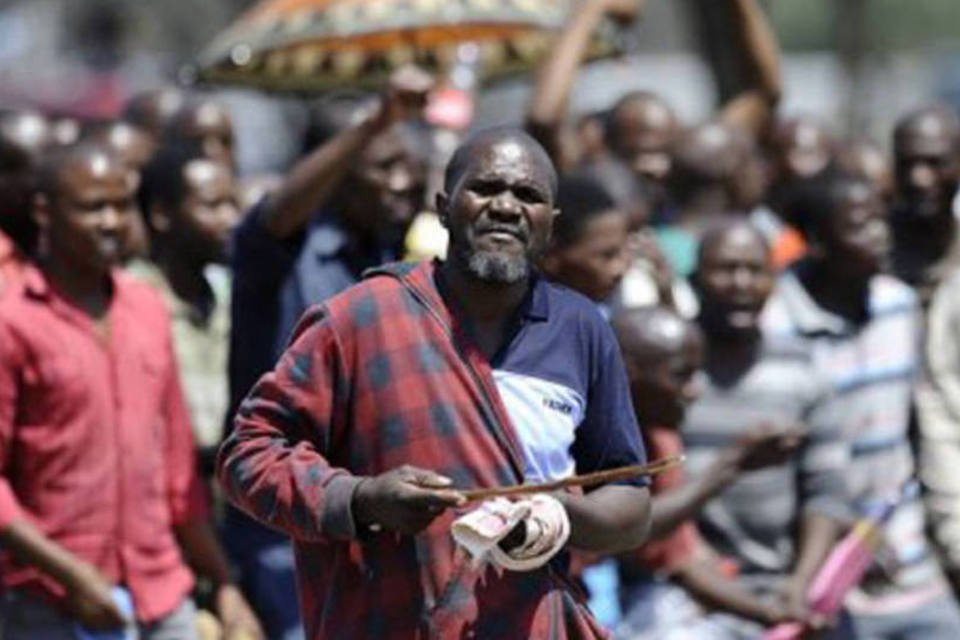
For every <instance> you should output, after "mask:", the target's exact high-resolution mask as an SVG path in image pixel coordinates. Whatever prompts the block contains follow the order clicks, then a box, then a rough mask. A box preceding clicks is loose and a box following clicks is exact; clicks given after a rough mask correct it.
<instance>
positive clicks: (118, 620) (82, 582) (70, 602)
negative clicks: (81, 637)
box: [64, 561, 128, 631]
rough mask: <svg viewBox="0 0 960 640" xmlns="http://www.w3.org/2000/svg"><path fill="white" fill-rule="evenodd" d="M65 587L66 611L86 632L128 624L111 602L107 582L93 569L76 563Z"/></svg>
mask: <svg viewBox="0 0 960 640" xmlns="http://www.w3.org/2000/svg"><path fill="white" fill-rule="evenodd" d="M64 586H65V587H66V588H67V599H66V606H67V610H68V611H69V612H70V614H71V615H72V616H73V617H74V618H75V619H76V621H77V622H79V623H80V624H81V625H83V626H84V627H86V628H87V629H90V630H91V631H110V630H113V629H119V628H121V627H123V626H124V625H126V624H127V622H128V621H127V620H126V618H124V616H123V614H122V613H121V612H120V610H119V609H118V608H117V605H116V603H115V602H114V601H113V593H112V592H111V589H112V588H111V585H110V583H109V581H107V579H106V578H104V577H103V576H102V575H101V574H100V572H99V571H97V569H96V568H95V567H94V566H92V565H89V564H87V563H85V562H80V561H78V562H77V564H76V566H75V567H73V568H72V569H71V571H70V579H69V581H68V583H67V584H66V585H64Z"/></svg>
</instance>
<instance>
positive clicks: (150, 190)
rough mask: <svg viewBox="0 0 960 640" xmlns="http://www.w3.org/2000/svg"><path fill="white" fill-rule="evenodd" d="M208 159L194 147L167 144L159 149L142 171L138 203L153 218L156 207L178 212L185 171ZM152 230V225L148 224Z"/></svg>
mask: <svg viewBox="0 0 960 640" xmlns="http://www.w3.org/2000/svg"><path fill="white" fill-rule="evenodd" d="M202 159H205V156H204V155H203V154H202V153H201V152H200V151H199V150H198V149H197V148H196V147H194V146H193V145H186V144H177V143H168V144H167V145H165V146H163V147H160V148H159V149H158V150H157V151H156V152H155V153H154V154H153V157H152V158H150V161H149V162H148V163H147V165H146V166H145V167H144V168H143V173H142V175H141V180H140V190H139V191H138V193H137V202H138V204H139V205H140V211H141V212H142V213H143V215H144V216H146V218H147V221H148V222H149V219H150V211H151V210H152V209H153V208H154V207H155V206H156V205H157V204H159V205H161V206H163V207H166V208H168V209H176V208H178V207H179V206H180V204H181V203H182V202H183V198H184V195H185V194H186V191H187V189H186V178H185V176H184V174H183V169H184V167H186V166H187V165H188V164H190V163H191V162H193V161H194V160H202ZM148 227H149V225H148Z"/></svg>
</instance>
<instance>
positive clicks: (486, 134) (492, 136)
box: [443, 127, 557, 198]
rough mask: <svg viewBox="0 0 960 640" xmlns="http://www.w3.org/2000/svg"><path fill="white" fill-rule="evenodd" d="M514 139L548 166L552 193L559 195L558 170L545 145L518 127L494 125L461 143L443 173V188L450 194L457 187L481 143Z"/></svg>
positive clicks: (486, 143)
mask: <svg viewBox="0 0 960 640" xmlns="http://www.w3.org/2000/svg"><path fill="white" fill-rule="evenodd" d="M506 140H513V141H516V142H519V143H520V144H522V145H523V146H524V147H526V148H527V149H528V150H529V151H530V152H532V153H533V154H534V155H535V156H536V157H537V158H538V159H539V160H540V162H541V163H542V164H543V165H544V166H545V167H546V168H547V179H548V180H549V181H550V185H549V187H550V194H551V195H552V196H554V198H556V195H557V170H556V168H554V166H553V161H552V160H550V156H549V155H548V154H547V152H546V150H544V148H543V146H542V145H541V144H540V143H539V142H537V141H536V140H535V139H534V138H533V137H532V136H531V135H530V134H528V133H527V132H525V131H524V130H522V129H518V128H517V127H493V128H491V129H484V130H482V131H478V132H477V133H474V134H473V135H471V136H470V137H469V138H467V139H466V141H464V143H463V144H461V145H460V146H459V147H458V148H457V150H456V151H454V152H453V156H452V157H451V158H450V161H449V162H448V163H447V168H446V171H444V174H443V190H444V191H446V192H447V194H450V193H451V192H452V191H453V189H454V188H455V187H456V185H457V182H458V181H459V180H460V176H462V175H463V172H464V171H465V170H466V168H467V166H468V165H469V164H470V163H471V162H472V161H473V151H474V149H476V148H477V147H478V146H481V145H493V144H496V143H498V142H503V141H506Z"/></svg>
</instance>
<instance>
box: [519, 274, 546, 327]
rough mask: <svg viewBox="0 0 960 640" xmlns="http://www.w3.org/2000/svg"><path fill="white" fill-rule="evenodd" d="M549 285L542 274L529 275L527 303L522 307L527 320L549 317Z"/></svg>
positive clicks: (542, 319)
mask: <svg viewBox="0 0 960 640" xmlns="http://www.w3.org/2000/svg"><path fill="white" fill-rule="evenodd" d="M549 287H550V285H548V284H547V283H546V281H545V280H544V279H543V277H542V276H540V275H539V274H537V273H534V274H532V275H531V277H530V295H529V298H528V300H529V304H527V306H526V308H525V309H524V317H526V318H527V319H528V320H540V321H546V320H549V319H550V291H549Z"/></svg>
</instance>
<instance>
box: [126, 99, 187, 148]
mask: <svg viewBox="0 0 960 640" xmlns="http://www.w3.org/2000/svg"><path fill="white" fill-rule="evenodd" d="M184 101H185V98H184V95H183V92H182V91H180V90H179V89H177V88H175V87H162V88H160V89H153V90H151V91H144V92H142V93H138V94H136V95H134V96H133V97H132V98H130V100H129V101H127V105H126V107H125V108H124V110H123V119H124V120H125V121H127V122H130V123H132V124H134V125H136V126H138V127H140V128H142V129H143V130H145V131H147V132H148V133H149V134H150V135H151V136H153V137H154V138H160V136H162V135H163V132H164V130H165V129H166V128H167V126H168V125H169V124H170V121H171V120H173V117H174V116H175V115H177V113H178V112H179V111H180V109H181V108H182V107H183V104H184Z"/></svg>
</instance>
